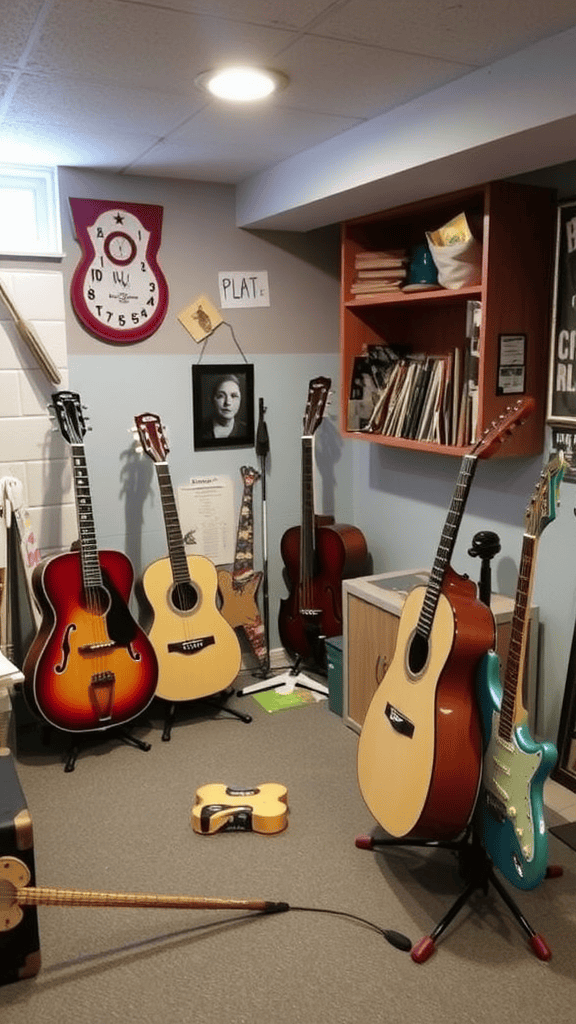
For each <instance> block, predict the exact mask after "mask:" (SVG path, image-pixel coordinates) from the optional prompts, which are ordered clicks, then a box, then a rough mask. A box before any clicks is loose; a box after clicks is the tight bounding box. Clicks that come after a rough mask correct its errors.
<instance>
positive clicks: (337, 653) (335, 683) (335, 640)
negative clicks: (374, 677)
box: [325, 636, 344, 717]
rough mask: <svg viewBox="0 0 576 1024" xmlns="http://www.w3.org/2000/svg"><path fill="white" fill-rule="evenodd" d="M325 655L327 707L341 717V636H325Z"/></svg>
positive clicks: (342, 639)
mask: <svg viewBox="0 0 576 1024" xmlns="http://www.w3.org/2000/svg"><path fill="white" fill-rule="evenodd" d="M325 643H326V657H327V661H328V707H329V708H330V710H331V711H333V712H334V714H335V715H340V716H341V717H342V708H343V696H342V664H343V647H344V637H343V636H330V637H327V638H326V641H325Z"/></svg>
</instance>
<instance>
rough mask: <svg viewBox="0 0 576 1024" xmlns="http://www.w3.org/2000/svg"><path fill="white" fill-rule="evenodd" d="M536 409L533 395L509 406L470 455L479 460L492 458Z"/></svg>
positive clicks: (491, 425)
mask: <svg viewBox="0 0 576 1024" xmlns="http://www.w3.org/2000/svg"><path fill="white" fill-rule="evenodd" d="M535 407H536V402H535V400H534V399H533V398H532V396H531V395H524V397H523V398H519V399H518V401H517V402H516V403H515V404H514V405H509V406H508V408H507V409H505V410H504V412H503V413H502V415H501V416H499V417H498V419H496V420H493V421H492V423H491V424H490V426H489V427H487V428H486V430H485V431H484V433H483V434H482V437H481V438H480V440H479V441H477V442H476V444H475V445H474V447H473V448H472V451H471V452H470V454H471V455H476V456H477V457H478V458H479V459H488V458H490V456H491V455H493V454H494V452H495V451H496V450H497V449H498V448H499V446H500V445H501V444H504V442H505V441H506V440H507V439H508V438H509V437H510V434H511V433H512V432H513V431H514V430H515V429H516V427H519V426H520V424H521V423H524V422H525V420H527V419H528V417H529V416H530V414H531V413H532V412H533V411H534V409H535Z"/></svg>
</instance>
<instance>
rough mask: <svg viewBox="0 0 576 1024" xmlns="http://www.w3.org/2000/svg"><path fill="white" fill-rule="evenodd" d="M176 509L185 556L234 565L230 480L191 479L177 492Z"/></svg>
mask: <svg viewBox="0 0 576 1024" xmlns="http://www.w3.org/2000/svg"><path fill="white" fill-rule="evenodd" d="M178 508H179V513H180V524H181V528H182V536H183V538H184V546H185V549H186V554H187V555H204V556H205V557H206V558H209V559H210V561H211V562H214V565H230V564H232V563H233V561H234V554H235V543H236V527H235V517H234V488H233V484H232V480H231V478H230V477H229V476H201V477H192V479H191V481H190V483H189V484H186V485H185V486H183V487H179V488H178Z"/></svg>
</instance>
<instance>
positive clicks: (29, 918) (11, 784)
mask: <svg viewBox="0 0 576 1024" xmlns="http://www.w3.org/2000/svg"><path fill="white" fill-rule="evenodd" d="M1 857H17V858H18V859H19V860H21V861H23V863H24V864H26V867H27V868H28V870H29V871H30V874H31V876H32V877H31V880H30V884H31V885H35V873H34V840H33V835H32V819H31V817H30V814H29V812H28V808H27V806H26V800H25V799H24V793H23V792H22V787H21V785H20V780H19V778H18V775H17V774H16V768H15V765H14V758H13V756H12V754H11V752H10V750H8V749H7V748H6V747H0V858H1ZM23 909H24V916H23V918H22V920H21V921H20V923H19V924H17V925H16V927H15V928H11V929H10V930H8V931H0V985H8V984H9V983H10V982H12V981H20V980H22V979H23V978H32V977H34V975H35V974H37V973H38V971H39V970H40V937H39V933H38V914H37V911H36V907H24V908H23ZM0 913H1V908H0Z"/></svg>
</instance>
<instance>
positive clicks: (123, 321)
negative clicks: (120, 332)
mask: <svg viewBox="0 0 576 1024" xmlns="http://www.w3.org/2000/svg"><path fill="white" fill-rule="evenodd" d="M118 323H119V325H120V327H125V326H126V317H125V316H124V313H119V314H118Z"/></svg>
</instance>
